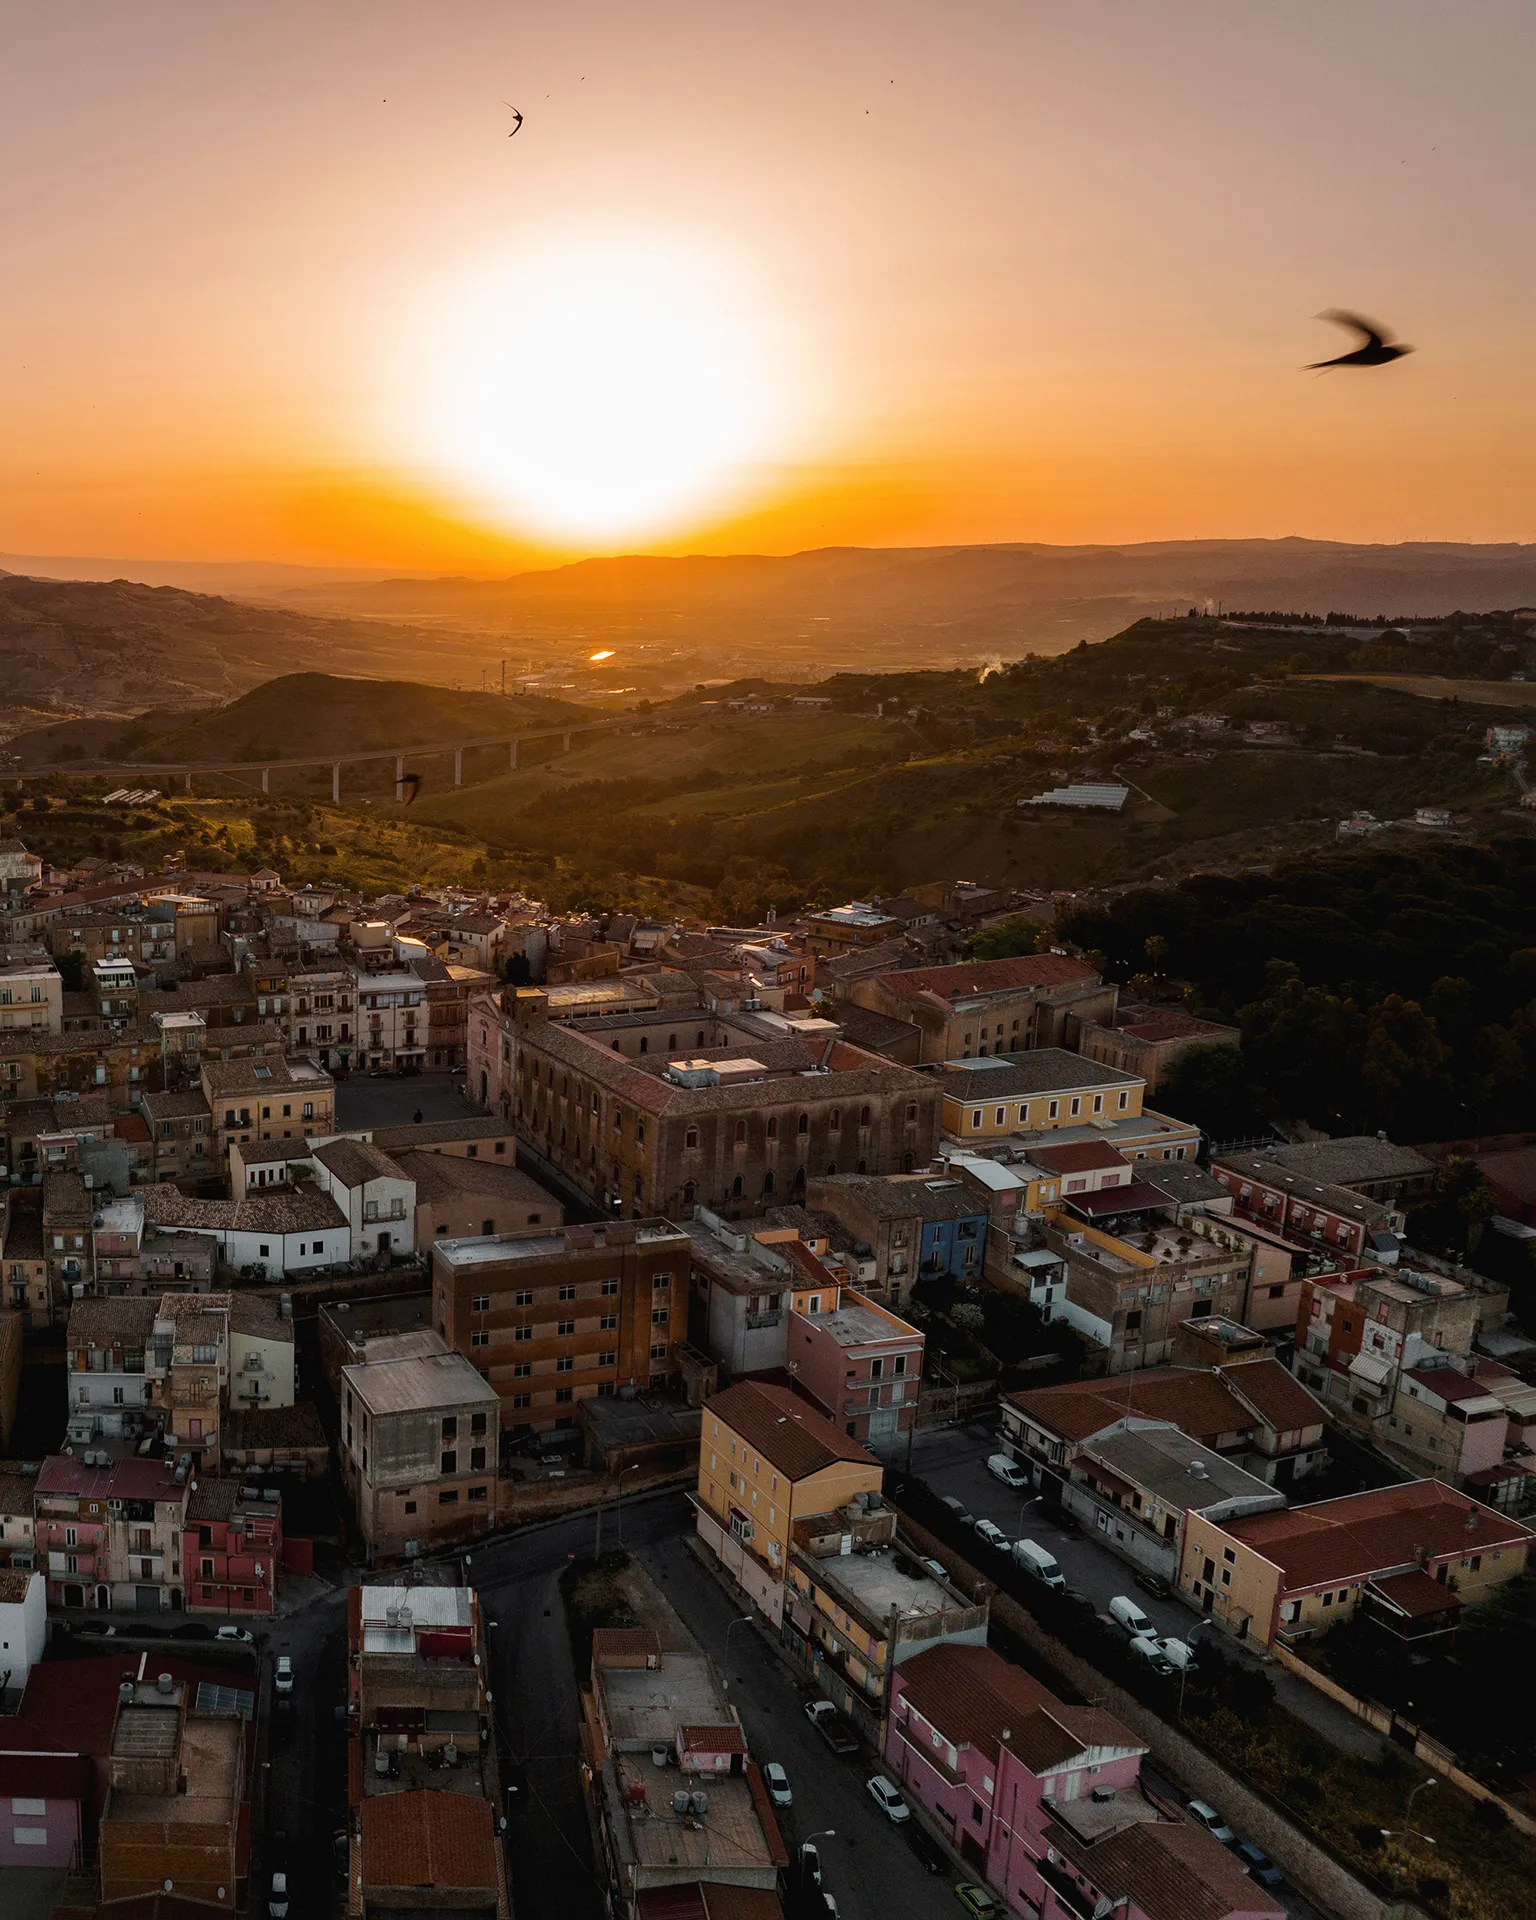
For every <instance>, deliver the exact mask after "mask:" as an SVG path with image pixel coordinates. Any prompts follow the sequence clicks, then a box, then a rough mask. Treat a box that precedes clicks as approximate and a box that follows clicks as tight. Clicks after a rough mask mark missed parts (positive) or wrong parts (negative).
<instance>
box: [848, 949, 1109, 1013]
mask: <svg viewBox="0 0 1536 1920" xmlns="http://www.w3.org/2000/svg"><path fill="white" fill-rule="evenodd" d="M880 977H881V983H882V985H883V986H884V987H885V989H886V991H887V992H888V993H894V994H896V995H898V996H899V997H900V998H901V999H903V1000H916V999H918V998H920V997H921V996H923V995H927V994H931V995H932V996H933V997H934V998H935V999H938V1000H949V1001H954V1000H965V999H969V998H970V997H971V996H972V995H974V994H983V993H1006V992H1009V991H1014V992H1016V991H1018V989H1019V988H1021V987H1060V986H1068V985H1070V984H1071V983H1072V982H1073V981H1075V980H1097V979H1098V977H1099V976H1098V974H1097V973H1096V972H1095V970H1094V969H1093V968H1092V967H1090V966H1089V964H1088V962H1087V961H1086V960H1074V959H1072V958H1071V957H1070V956H1069V955H1068V954H1064V953H1030V954H1023V955H1021V956H1020V957H1019V958H1017V959H1013V960H980V961H971V962H969V963H967V964H965V965H962V966H955V967H911V968H908V969H904V970H903V971H901V972H897V973H891V974H882V975H881V976H880Z"/></svg>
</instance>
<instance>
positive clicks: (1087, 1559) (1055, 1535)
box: [912, 1423, 1381, 1758]
mask: <svg viewBox="0 0 1536 1920" xmlns="http://www.w3.org/2000/svg"><path fill="white" fill-rule="evenodd" d="M997 1451H998V1443H997V1438H996V1433H995V1430H994V1429H993V1428H992V1427H991V1426H990V1425H982V1424H980V1423H975V1424H972V1425H970V1426H967V1427H944V1428H941V1429H939V1430H938V1431H936V1432H933V1433H926V1434H920V1435H919V1436H918V1438H917V1441H916V1443H915V1445H914V1447H913V1454H912V1470H913V1472H914V1473H915V1474H917V1475H919V1476H920V1477H921V1478H922V1479H924V1480H926V1481H927V1482H928V1484H929V1486H930V1487H932V1488H933V1490H934V1492H935V1493H938V1494H941V1495H942V1494H953V1495H954V1497H955V1498H956V1499H957V1500H959V1501H961V1502H963V1504H964V1506H965V1508H966V1510H967V1511H968V1512H969V1513H970V1514H971V1515H972V1517H973V1518H974V1519H977V1520H991V1521H993V1522H994V1523H995V1524H996V1525H997V1526H999V1527H1001V1528H1002V1530H1003V1532H1004V1533H1005V1534H1007V1536H1008V1538H1009V1539H1010V1540H1020V1539H1023V1540H1033V1541H1034V1542H1035V1544H1036V1545H1037V1546H1041V1547H1044V1548H1045V1550H1046V1552H1047V1553H1052V1554H1054V1555H1055V1556H1056V1558H1057V1559H1058V1560H1059V1561H1060V1562H1061V1570H1062V1572H1063V1573H1064V1574H1065V1575H1066V1578H1067V1584H1068V1586H1071V1587H1076V1588H1077V1589H1078V1590H1079V1592H1081V1593H1085V1594H1087V1596H1088V1598H1089V1599H1090V1600H1091V1601H1092V1602H1093V1604H1094V1606H1095V1607H1096V1608H1097V1609H1098V1611H1099V1612H1100V1613H1102V1612H1103V1611H1104V1610H1105V1608H1106V1607H1107V1606H1108V1605H1109V1602H1110V1601H1111V1599H1113V1598H1114V1596H1115V1595H1116V1594H1119V1593H1123V1594H1126V1595H1128V1596H1129V1597H1130V1598H1131V1599H1133V1600H1134V1601H1135V1602H1136V1604H1137V1606H1139V1607H1140V1608H1141V1610H1142V1612H1143V1613H1145V1614H1146V1615H1147V1617H1148V1618H1149V1619H1150V1620H1151V1621H1152V1624H1153V1625H1154V1626H1155V1627H1156V1628H1157V1630H1158V1632H1159V1633H1161V1634H1170V1633H1171V1634H1174V1635H1177V1637H1178V1638H1180V1639H1188V1638H1189V1636H1190V1634H1191V1633H1192V1632H1193V1631H1194V1629H1195V1627H1196V1626H1197V1625H1198V1624H1199V1622H1200V1620H1201V1616H1200V1614H1198V1613H1197V1612H1196V1611H1195V1610H1194V1608H1193V1607H1190V1606H1188V1605H1186V1604H1185V1602H1184V1601H1182V1600H1178V1599H1168V1600H1154V1599H1153V1598H1152V1596H1151V1595H1150V1594H1146V1593H1143V1592H1142V1590H1141V1589H1140V1587H1138V1586H1136V1585H1135V1579H1134V1569H1133V1568H1132V1567H1130V1566H1129V1565H1128V1564H1127V1562H1126V1561H1124V1560H1122V1559H1121V1558H1120V1557H1119V1555H1118V1554H1114V1553H1111V1552H1110V1550H1109V1549H1108V1548H1107V1547H1104V1546H1101V1545H1100V1544H1099V1542H1098V1541H1097V1540H1095V1539H1093V1538H1091V1537H1090V1536H1089V1535H1088V1534H1067V1533H1063V1532H1062V1531H1061V1530H1060V1529H1059V1528H1057V1527H1054V1526H1052V1525H1051V1524H1050V1523H1049V1521H1048V1520H1047V1519H1046V1518H1045V1510H1044V1509H1043V1508H1042V1506H1041V1505H1040V1502H1039V1497H1038V1496H1037V1495H1032V1494H1027V1493H1022V1494H1021V1493H1014V1492H1013V1491H1012V1490H1011V1489H1010V1488H1008V1487H1005V1486H1004V1485H1003V1484H1002V1482H1001V1481H1000V1480H995V1479H994V1478H993V1477H992V1475H991V1474H990V1473H988V1471H987V1467H986V1460H987V1455H988V1454H989V1453H996V1452H997ZM991 1551H992V1549H990V1548H988V1547H987V1546H986V1545H985V1544H984V1543H983V1542H981V1541H980V1540H978V1542H977V1545H976V1552H975V1555H974V1556H973V1564H974V1565H976V1566H978V1567H980V1568H982V1569H983V1570H985V1568H986V1564H987V1555H988V1554H989V1553H990V1552H991ZM1207 1633H1213V1634H1215V1637H1216V1639H1217V1642H1218V1644H1219V1645H1220V1647H1221V1649H1222V1651H1223V1653H1226V1654H1228V1655H1229V1656H1235V1657H1238V1658H1251V1659H1253V1660H1254V1664H1256V1665H1261V1666H1262V1667H1263V1670H1264V1672H1265V1673H1266V1674H1267V1675H1268V1677H1269V1678H1270V1680H1271V1681H1273V1683H1274V1688H1275V1697H1276V1698H1277V1699H1278V1700H1279V1702H1280V1703H1281V1705H1282V1706H1284V1707H1286V1708H1287V1709H1288V1710H1289V1711H1290V1712H1291V1713H1293V1714H1295V1716H1296V1718H1297V1719H1298V1720H1303V1721H1305V1722H1306V1724H1307V1725H1308V1726H1310V1727H1312V1728H1314V1729H1315V1730H1316V1731H1317V1732H1318V1733H1320V1734H1321V1735H1322V1736H1323V1738H1324V1739H1325V1740H1328V1741H1330V1742H1331V1743H1332V1744H1333V1745H1334V1746H1336V1747H1339V1748H1341V1749H1342V1750H1343V1751H1344V1752H1346V1753H1358V1754H1361V1755H1363V1756H1365V1757H1366V1758H1374V1757H1375V1756H1376V1755H1377V1754H1379V1753H1380V1751H1381V1735H1380V1734H1378V1733H1376V1732H1375V1731H1374V1730H1373V1729H1372V1728H1370V1727H1369V1726H1367V1725H1366V1723H1365V1722H1364V1721H1363V1720H1357V1719H1356V1718H1355V1716H1354V1715H1353V1714H1352V1713H1347V1712H1346V1711H1345V1709H1344V1708H1343V1707H1341V1706H1338V1705H1337V1704H1336V1703H1335V1702H1334V1701H1332V1700H1329V1699H1328V1698H1327V1697H1326V1696H1325V1695H1323V1694H1321V1693H1319V1692H1318V1691H1317V1689H1316V1688H1315V1687H1309V1686H1308V1685H1307V1683H1306V1681H1305V1680H1302V1679H1300V1678H1298V1676H1297V1675H1295V1674H1293V1673H1288V1672H1287V1671H1286V1670H1285V1669H1284V1668H1283V1667H1281V1666H1279V1665H1277V1664H1276V1663H1274V1662H1272V1661H1270V1662H1262V1661H1259V1660H1258V1659H1257V1657H1256V1656H1252V1655H1247V1654H1245V1653H1244V1652H1243V1651H1242V1650H1241V1649H1240V1648H1239V1647H1238V1644H1237V1642H1236V1641H1234V1640H1232V1639H1229V1638H1228V1637H1227V1636H1226V1635H1224V1634H1219V1633H1216V1630H1215V1629H1212V1628H1205V1627H1202V1628H1201V1631H1200V1633H1199V1634H1196V1636H1195V1638H1196V1641H1197V1642H1198V1641H1199V1640H1200V1639H1202V1638H1204V1637H1205V1635H1206V1634H1207Z"/></svg>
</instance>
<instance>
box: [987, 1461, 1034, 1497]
mask: <svg viewBox="0 0 1536 1920" xmlns="http://www.w3.org/2000/svg"><path fill="white" fill-rule="evenodd" d="M987 1472H988V1473H990V1474H991V1476H992V1478H993V1479H994V1480H1001V1481H1002V1483H1003V1485H1004V1486H1005V1487H1012V1488H1013V1489H1014V1491H1015V1492H1017V1491H1018V1489H1019V1488H1020V1487H1027V1486H1028V1485H1029V1475H1028V1474H1027V1473H1026V1472H1025V1471H1024V1469H1023V1468H1022V1467H1021V1466H1019V1465H1018V1464H1017V1463H1016V1462H1015V1461H1013V1460H1010V1459H1009V1457H1008V1455H1007V1454H1006V1453H989V1454H988V1455H987Z"/></svg>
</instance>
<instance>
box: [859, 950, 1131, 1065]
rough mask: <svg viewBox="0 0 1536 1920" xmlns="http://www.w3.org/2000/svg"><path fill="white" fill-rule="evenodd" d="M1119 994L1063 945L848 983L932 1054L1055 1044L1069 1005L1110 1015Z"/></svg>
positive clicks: (980, 1054)
mask: <svg viewBox="0 0 1536 1920" xmlns="http://www.w3.org/2000/svg"><path fill="white" fill-rule="evenodd" d="M1117 994H1118V989H1117V988H1115V987H1113V986H1105V985H1104V984H1103V983H1102V982H1101V980H1100V978H1099V975H1098V974H1097V972H1096V971H1095V970H1094V969H1093V968H1092V967H1091V966H1089V964H1088V962H1087V961H1086V960H1074V959H1072V958H1071V957H1070V956H1068V955H1067V954H1060V953H1035V954H1026V955H1024V956H1022V957H1021V958H1018V959H1014V960H973V961H969V962H966V963H965V964H963V965H961V966H954V967H911V968H907V969H905V970H901V971H893V972H886V973H878V974H874V975H872V976H870V977H868V978H864V979H855V980H852V981H851V982H849V983H848V985H847V997H848V998H849V999H850V1000H852V1001H854V1002H856V1004H858V1005H859V1006H863V1007H869V1008H872V1009H873V1011H874V1012H876V1013H883V1014H887V1015H889V1016H890V1017H891V1018H892V1019H895V1020H904V1021H907V1022H908V1023H909V1024H911V1025H912V1026H915V1027H917V1028H918V1029H919V1030H920V1031H921V1033H922V1036H923V1037H922V1058H923V1059H924V1060H925V1061H941V1060H944V1061H947V1060H966V1059H972V1058H975V1059H981V1058H984V1057H987V1056H990V1055H993V1054H998V1053H1018V1052H1021V1051H1023V1050H1024V1049H1027V1048H1031V1047H1054V1046H1056V1045H1058V1044H1059V1043H1060V1041H1061V1038H1062V1036H1063V1032H1064V1022H1065V1021H1066V1019H1067V1017H1068V1015H1069V1013H1070V1014H1073V1015H1075V1016H1076V1017H1077V1018H1078V1019H1103V1018H1106V1017H1107V1016H1109V1015H1112V1014H1113V1013H1114V1010H1115V1002H1116V997H1117Z"/></svg>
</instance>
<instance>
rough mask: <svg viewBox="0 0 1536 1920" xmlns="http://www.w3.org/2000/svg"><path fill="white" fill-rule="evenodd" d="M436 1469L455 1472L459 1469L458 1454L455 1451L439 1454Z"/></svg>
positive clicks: (443, 1471) (440, 1471)
mask: <svg viewBox="0 0 1536 1920" xmlns="http://www.w3.org/2000/svg"><path fill="white" fill-rule="evenodd" d="M437 1470H438V1472H439V1473H457V1472H458V1470H459V1456H458V1455H457V1454H456V1453H445V1454H442V1455H440V1456H439V1458H438V1463H437Z"/></svg>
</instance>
